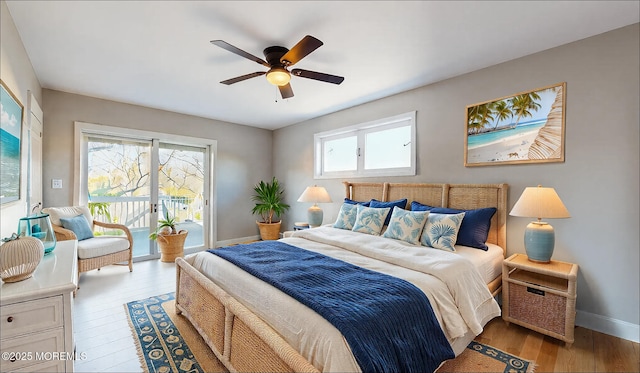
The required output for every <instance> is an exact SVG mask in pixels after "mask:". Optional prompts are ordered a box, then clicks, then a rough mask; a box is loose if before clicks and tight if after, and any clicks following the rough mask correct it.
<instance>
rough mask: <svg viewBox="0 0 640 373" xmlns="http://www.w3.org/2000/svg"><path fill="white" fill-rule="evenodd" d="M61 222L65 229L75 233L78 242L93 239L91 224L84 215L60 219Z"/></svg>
mask: <svg viewBox="0 0 640 373" xmlns="http://www.w3.org/2000/svg"><path fill="white" fill-rule="evenodd" d="M60 222H61V223H62V226H63V227H64V228H66V229H69V230H70V231H72V232H73V233H75V235H76V238H77V239H78V241H82V240H86V239H88V238H93V232H92V231H91V227H90V226H89V222H88V221H87V219H86V218H85V217H84V215H82V214H80V215H78V216H74V217H73V218H60Z"/></svg>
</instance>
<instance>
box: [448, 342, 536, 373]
mask: <svg viewBox="0 0 640 373" xmlns="http://www.w3.org/2000/svg"><path fill="white" fill-rule="evenodd" d="M534 368H535V363H534V362H533V361H529V360H524V359H521V358H519V357H517V356H514V355H511V354H508V353H506V352H504V351H501V350H498V349H497V348H493V347H491V346H489V345H485V344H482V343H479V342H476V341H471V343H469V345H468V346H467V348H466V349H465V350H464V351H463V352H462V353H461V354H460V355H459V356H458V357H456V358H455V359H453V360H448V361H446V362H445V363H444V364H443V365H442V366H441V367H440V368H439V369H438V370H437V371H436V372H437V373H448V372H496V373H497V372H499V373H532V372H533V370H534Z"/></svg>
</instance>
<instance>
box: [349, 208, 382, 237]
mask: <svg viewBox="0 0 640 373" xmlns="http://www.w3.org/2000/svg"><path fill="white" fill-rule="evenodd" d="M356 208H357V209H358V212H357V215H356V221H355V223H354V224H353V229H352V231H354V232H361V233H366V234H371V235H374V236H379V235H380V231H382V226H383V225H384V220H385V219H386V218H387V215H388V214H389V211H390V210H391V208H389V207H384V208H373V207H365V206H362V205H357V206H356Z"/></svg>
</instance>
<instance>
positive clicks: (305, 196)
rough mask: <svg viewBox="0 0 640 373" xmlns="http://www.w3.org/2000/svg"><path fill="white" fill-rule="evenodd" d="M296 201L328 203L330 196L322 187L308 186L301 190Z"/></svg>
mask: <svg viewBox="0 0 640 373" xmlns="http://www.w3.org/2000/svg"><path fill="white" fill-rule="evenodd" d="M298 202H311V203H329V202H331V196H329V193H328V192H327V190H326V189H325V188H324V187H319V186H315V185H314V186H310V187H307V189H305V190H304V192H302V195H300V198H298Z"/></svg>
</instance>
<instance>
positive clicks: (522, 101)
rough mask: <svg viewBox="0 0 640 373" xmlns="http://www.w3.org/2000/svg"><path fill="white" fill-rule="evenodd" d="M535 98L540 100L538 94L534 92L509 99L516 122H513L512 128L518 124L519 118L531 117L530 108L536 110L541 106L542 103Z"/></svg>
mask: <svg viewBox="0 0 640 373" xmlns="http://www.w3.org/2000/svg"><path fill="white" fill-rule="evenodd" d="M537 100H540V95H538V94H537V93H535V92H529V93H525V94H521V95H517V96H514V97H512V98H511V99H509V103H510V104H511V110H512V111H513V115H515V116H516V122H515V123H514V124H513V126H512V127H513V128H515V127H517V126H518V123H519V122H520V119H521V118H523V117H524V118H527V117H532V116H533V113H531V111H532V110H535V111H537V110H538V109H540V108H541V107H542V105H540V104H539V103H537V102H536V101H537Z"/></svg>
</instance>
